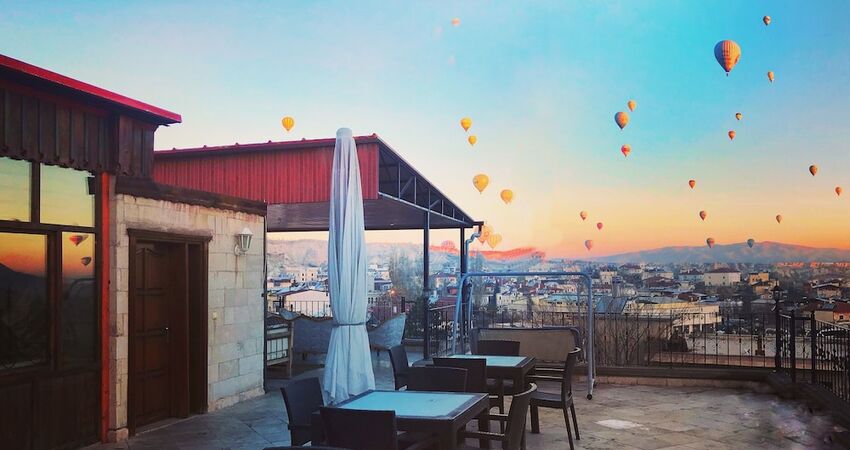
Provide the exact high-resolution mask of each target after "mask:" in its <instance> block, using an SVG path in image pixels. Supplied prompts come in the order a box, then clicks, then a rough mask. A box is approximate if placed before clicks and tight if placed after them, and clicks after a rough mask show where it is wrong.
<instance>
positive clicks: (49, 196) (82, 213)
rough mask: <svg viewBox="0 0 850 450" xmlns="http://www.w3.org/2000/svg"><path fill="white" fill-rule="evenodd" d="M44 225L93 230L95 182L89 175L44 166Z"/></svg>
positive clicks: (42, 190) (42, 172) (42, 177)
mask: <svg viewBox="0 0 850 450" xmlns="http://www.w3.org/2000/svg"><path fill="white" fill-rule="evenodd" d="M41 222H42V223H50V224H57V225H73V226H79V227H93V226H94V178H93V177H92V176H91V175H90V174H89V173H88V172H82V171H79V170H73V169H65V168H62V167H56V166H46V165H43V164H42V166H41Z"/></svg>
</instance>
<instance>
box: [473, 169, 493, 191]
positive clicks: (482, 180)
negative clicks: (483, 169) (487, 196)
mask: <svg viewBox="0 0 850 450" xmlns="http://www.w3.org/2000/svg"><path fill="white" fill-rule="evenodd" d="M488 184H490V177H488V176H487V175H484V174H483V173H479V174H478V175H475V176H474V177H472V185H473V186H475V189H478V193H482V192H484V189H487V185H488Z"/></svg>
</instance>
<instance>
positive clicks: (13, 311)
mask: <svg viewBox="0 0 850 450" xmlns="http://www.w3.org/2000/svg"><path fill="white" fill-rule="evenodd" d="M48 319H49V315H48V311H47V237H46V236H43V235H37V234H20V233H0V371H2V370H7V369H17V368H22V367H29V366H33V365H37V364H40V363H43V362H45V361H46V360H47V336H48V328H47V321H48Z"/></svg>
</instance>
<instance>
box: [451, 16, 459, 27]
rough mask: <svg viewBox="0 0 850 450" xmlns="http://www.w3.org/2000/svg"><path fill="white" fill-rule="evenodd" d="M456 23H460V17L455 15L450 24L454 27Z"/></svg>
mask: <svg viewBox="0 0 850 450" xmlns="http://www.w3.org/2000/svg"><path fill="white" fill-rule="evenodd" d="M458 25H460V19H458V18H457V17H455V18H454V19H452V26H454V27H456V26H458Z"/></svg>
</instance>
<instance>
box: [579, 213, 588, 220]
mask: <svg viewBox="0 0 850 450" xmlns="http://www.w3.org/2000/svg"><path fill="white" fill-rule="evenodd" d="M578 216H579V217H581V220H585V219H587V211H582V212H580V213H578Z"/></svg>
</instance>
